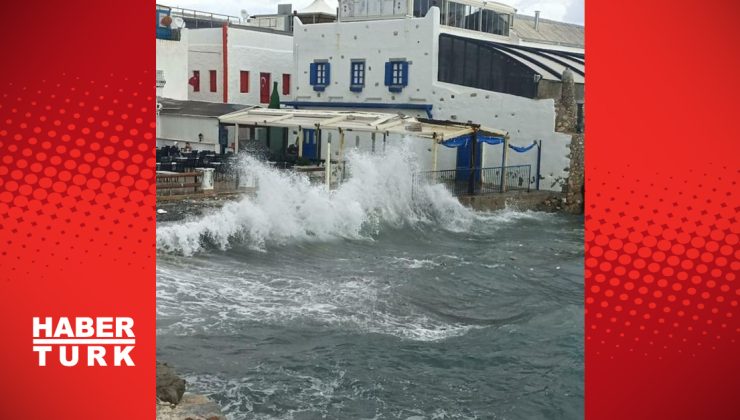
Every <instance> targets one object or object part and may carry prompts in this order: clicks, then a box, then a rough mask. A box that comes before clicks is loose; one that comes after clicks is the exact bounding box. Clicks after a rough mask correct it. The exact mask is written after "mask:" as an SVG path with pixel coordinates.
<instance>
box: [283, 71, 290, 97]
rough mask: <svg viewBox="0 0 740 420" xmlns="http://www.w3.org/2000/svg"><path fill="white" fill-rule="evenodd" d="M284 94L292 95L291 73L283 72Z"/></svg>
mask: <svg viewBox="0 0 740 420" xmlns="http://www.w3.org/2000/svg"><path fill="white" fill-rule="evenodd" d="M283 95H290V75H289V74H283Z"/></svg>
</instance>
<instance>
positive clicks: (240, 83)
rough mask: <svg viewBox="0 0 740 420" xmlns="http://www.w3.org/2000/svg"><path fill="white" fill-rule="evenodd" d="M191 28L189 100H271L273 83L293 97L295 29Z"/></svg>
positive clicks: (285, 97)
mask: <svg viewBox="0 0 740 420" xmlns="http://www.w3.org/2000/svg"><path fill="white" fill-rule="evenodd" d="M189 32H190V34H189V38H190V39H189V46H188V72H189V76H190V77H189V80H190V82H191V84H190V86H189V87H188V99H190V100H194V101H207V102H223V103H236V104H245V105H259V104H265V105H266V104H267V103H269V101H270V94H271V93H272V90H273V87H274V82H277V83H278V88H279V89H278V92H279V93H280V98H281V100H289V99H290V98H291V97H292V78H293V76H292V74H291V73H292V69H293V37H292V36H291V34H290V33H286V32H278V31H272V30H266V29H262V28H257V27H250V26H238V25H231V26H224V27H221V28H204V29H193V30H190V31H189ZM224 69H225V70H226V71H224Z"/></svg>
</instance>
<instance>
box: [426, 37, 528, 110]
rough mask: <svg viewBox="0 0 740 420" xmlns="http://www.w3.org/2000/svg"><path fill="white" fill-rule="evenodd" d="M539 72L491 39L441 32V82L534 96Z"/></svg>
mask: <svg viewBox="0 0 740 420" xmlns="http://www.w3.org/2000/svg"><path fill="white" fill-rule="evenodd" d="M535 75H536V73H535V71H534V70H532V69H530V68H529V67H527V66H526V65H524V64H522V63H520V62H519V61H517V60H515V59H513V58H511V57H509V56H508V55H507V54H505V53H503V52H501V51H499V50H498V49H496V48H495V47H494V46H493V45H492V43H490V42H486V41H479V40H474V39H470V38H463V37H458V36H453V35H447V34H442V35H440V36H439V74H438V80H439V81H440V82H446V83H453V84H456V85H462V86H469V87H473V88H478V89H484V90H490V91H494V92H501V93H508V94H511V95H517V96H524V97H527V98H534V97H536V96H537V81H536V77H535Z"/></svg>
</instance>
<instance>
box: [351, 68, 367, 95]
mask: <svg viewBox="0 0 740 420" xmlns="http://www.w3.org/2000/svg"><path fill="white" fill-rule="evenodd" d="M349 70H350V75H349V80H350V84H349V90H351V91H352V92H362V89H363V88H364V87H365V60H352V62H351V64H350V67H349Z"/></svg>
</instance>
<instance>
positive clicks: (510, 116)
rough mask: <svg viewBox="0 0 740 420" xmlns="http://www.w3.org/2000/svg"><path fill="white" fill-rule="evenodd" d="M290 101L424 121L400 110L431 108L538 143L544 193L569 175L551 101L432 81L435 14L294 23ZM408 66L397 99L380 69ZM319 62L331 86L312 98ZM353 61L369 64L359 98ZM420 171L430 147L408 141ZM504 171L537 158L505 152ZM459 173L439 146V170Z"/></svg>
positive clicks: (491, 161)
mask: <svg viewBox="0 0 740 420" xmlns="http://www.w3.org/2000/svg"><path fill="white" fill-rule="evenodd" d="M295 25H296V29H295V31H294V38H295V45H294V49H293V51H294V57H295V63H296V68H295V70H294V73H295V75H296V77H295V79H296V80H295V90H294V96H295V100H296V101H305V102H329V103H331V102H351V103H365V104H367V103H382V104H398V108H397V109H383V111H384V112H394V111H397V112H402V113H405V114H407V115H414V116H420V117H426V113H425V112H423V111H422V112H418V111H409V110H404V109H403V104H430V105H432V106H433V109H432V114H433V118H434V119H439V120H451V121H456V122H473V123H477V124H481V125H483V126H487V127H490V128H496V129H502V130H506V131H508V132H509V134H510V136H511V144H513V145H516V146H526V145H529V144H531V143H532V142H533V141H534V140H542V141H543V154H542V156H543V161H542V175H543V176H544V177H545V179H544V180H543V181H542V182H541V187H542V188H547V189H553V190H560V188H561V187H560V184H558V180H559V179H562V178H564V177H565V176H567V171H566V168H568V165H569V159H568V153H569V149H568V145H569V143H570V136H567V135H564V134H560V133H556V132H555V131H554V127H555V109H554V101H553V100H552V99H545V100H533V99H528V98H522V97H518V96H513V95H508V94H502V93H498V92H492V91H486V90H481V89H475V88H468V87H464V86H458V85H453V84H448V83H442V82H438V81H437V51H438V42H439V41H438V40H439V33H440V25H439V10H438V9H437V8H433V9H431V10H430V13H428V14H427V15H426V17H424V18H415V19H398V20H379V21H365V22H342V23H332V24H315V25H302V24H300V23H299V22H296V23H295ZM394 58H404V59H406V60H408V61H409V62H410V65H409V84H408V86H406V87H405V88H404V89H403V91H402V92H400V93H391V92H389V91H388V87H387V86H385V85H384V71H385V68H384V64H385V63H386V62H387V61H389V60H390V59H394ZM316 59H326V60H329V62H330V63H331V85H330V86H328V87H327V88H326V90H325V91H324V92H315V91H314V90H313V88H312V86H311V85H310V80H309V65H310V63H312V62H313V61H314V60H316ZM351 59H365V60H366V67H367V70H366V83H365V88H364V90H363V91H362V92H360V93H353V92H351V91H350V90H349V85H350V70H349V69H350V62H351ZM412 144H413V147H414V150H415V151H416V153H417V155H418V156H419V158H420V159H419V160H420V164H421V167H422V169H431V156H432V151H431V149H432V148H431V145H426V144H423V143H417V142H413V143H412ZM484 149H485V152H484V157H485V161H484V163H483V164H484V166H499V165H501V156H502V153H501V149H502V146H501V145H499V146H488V145H485V146H484ZM508 156H509V159H508V161H507V164H508V165H517V164H531V165H532V172H533V174H534V171H535V165H536V152H535V151H534V150H532V151H530V152H528V153H524V154H519V153H516V152H513V151H511V150H510V153H508ZM455 167H456V150H455V149H448V148H446V147H440V148H439V154H438V166H437V168H438V169H454V168H455Z"/></svg>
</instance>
